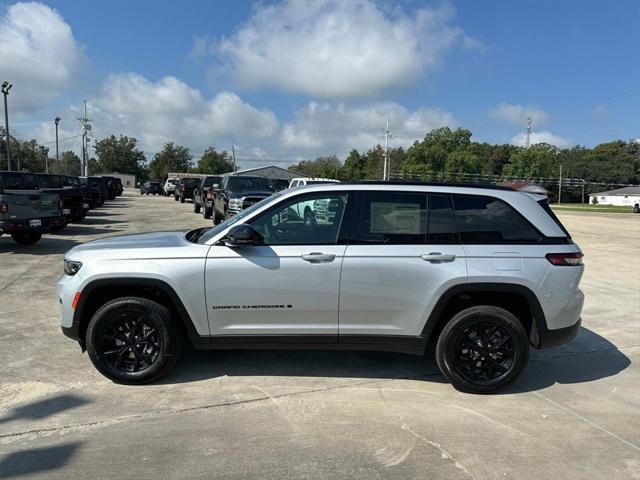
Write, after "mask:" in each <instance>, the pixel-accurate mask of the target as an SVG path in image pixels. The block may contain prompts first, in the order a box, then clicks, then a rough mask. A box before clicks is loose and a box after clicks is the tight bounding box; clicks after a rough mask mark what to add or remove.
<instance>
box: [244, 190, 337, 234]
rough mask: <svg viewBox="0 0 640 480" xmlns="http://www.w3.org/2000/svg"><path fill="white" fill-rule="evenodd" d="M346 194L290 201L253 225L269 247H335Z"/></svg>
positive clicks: (311, 196)
mask: <svg viewBox="0 0 640 480" xmlns="http://www.w3.org/2000/svg"><path fill="white" fill-rule="evenodd" d="M346 203H347V195H346V194H333V193H331V194H329V193H319V194H314V195H305V196H303V197H296V198H294V199H291V200H287V201H285V202H283V203H281V204H279V205H277V206H275V207H274V208H272V209H270V210H269V211H267V212H266V213H265V214H263V215H261V216H260V217H259V218H258V219H256V220H254V221H252V222H251V226H252V227H253V228H255V229H256V231H258V233H260V234H261V235H262V236H263V238H264V243H265V244H266V245H334V244H336V243H337V241H338V234H339V233H340V225H341V223H342V216H343V214H344V210H345V206H346Z"/></svg>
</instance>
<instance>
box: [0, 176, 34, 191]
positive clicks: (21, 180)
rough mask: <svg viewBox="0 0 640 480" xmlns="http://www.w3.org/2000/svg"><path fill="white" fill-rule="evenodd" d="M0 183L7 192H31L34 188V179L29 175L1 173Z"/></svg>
mask: <svg viewBox="0 0 640 480" xmlns="http://www.w3.org/2000/svg"><path fill="white" fill-rule="evenodd" d="M0 181H2V184H3V186H4V188H5V189H7V190H33V189H35V188H36V180H35V177H34V175H32V174H29V173H18V172H2V173H1V174H0Z"/></svg>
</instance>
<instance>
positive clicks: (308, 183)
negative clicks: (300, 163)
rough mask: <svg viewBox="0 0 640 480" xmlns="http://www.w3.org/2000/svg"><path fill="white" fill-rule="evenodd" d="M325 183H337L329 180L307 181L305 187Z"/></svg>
mask: <svg viewBox="0 0 640 480" xmlns="http://www.w3.org/2000/svg"><path fill="white" fill-rule="evenodd" d="M325 183H338V182H333V181H331V180H307V185H320V184H325Z"/></svg>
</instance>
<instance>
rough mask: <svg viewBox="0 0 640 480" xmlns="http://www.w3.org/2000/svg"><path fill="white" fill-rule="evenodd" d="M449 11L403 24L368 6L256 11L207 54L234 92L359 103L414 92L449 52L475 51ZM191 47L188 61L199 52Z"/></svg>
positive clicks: (416, 15) (286, 6)
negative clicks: (410, 88) (395, 91)
mask: <svg viewBox="0 0 640 480" xmlns="http://www.w3.org/2000/svg"><path fill="white" fill-rule="evenodd" d="M454 15H455V12H454V11H453V9H452V8H451V7H449V6H444V7H441V8H438V9H432V8H421V9H419V10H416V11H415V12H413V14H412V15H411V16H409V15H407V14H405V13H402V12H401V11H400V10H399V9H397V10H395V11H393V12H386V11H383V10H382V9H381V8H380V7H379V6H378V5H376V4H375V3H374V2H372V1H370V0H360V1H357V2H356V1H354V2H351V1H316V2H299V1H295V0H290V1H285V2H282V3H278V4H275V5H263V4H259V5H258V6H257V7H255V9H254V12H253V15H252V17H251V18H250V19H249V20H248V21H247V22H246V23H244V24H243V25H241V26H240V27H239V28H238V30H236V32H235V33H234V34H233V35H231V36H230V37H228V38H224V39H222V40H221V41H219V42H218V43H217V44H215V45H214V46H213V47H210V48H209V50H213V52H211V53H218V54H220V55H222V57H223V58H224V60H223V61H222V67H223V68H224V69H226V70H227V71H228V73H230V74H231V77H232V78H233V80H234V81H235V82H236V83H237V84H240V85H242V86H245V87H250V88H255V87H273V88H278V89H282V90H285V91H294V92H301V93H306V94H310V95H312V96H316V97H361V96H369V95H375V94H377V93H380V92H381V91H384V90H387V89H389V88H396V87H402V86H406V85H412V84H414V83H415V82H416V81H417V79H418V78H419V77H420V76H421V75H422V74H423V73H425V72H426V73H428V72H430V71H432V70H433V69H434V68H435V67H436V66H437V65H438V64H439V63H440V62H441V61H442V58H443V56H444V54H445V53H446V52H447V51H448V50H450V49H451V48H452V47H453V46H455V45H461V46H462V47H463V48H476V49H478V48H479V45H480V44H479V42H478V41H477V40H474V39H470V38H469V37H466V36H465V35H464V33H463V31H462V29H461V28H459V27H456V26H454V25H452V19H453V17H454ZM203 49H204V48H203V43H202V39H201V38H199V39H197V40H196V43H195V45H194V49H193V52H192V56H196V57H200V56H202V52H203Z"/></svg>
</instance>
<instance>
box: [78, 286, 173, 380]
mask: <svg viewBox="0 0 640 480" xmlns="http://www.w3.org/2000/svg"><path fill="white" fill-rule="evenodd" d="M86 345H87V352H88V353H89V358H91V362H92V363H93V365H94V366H95V367H96V369H98V371H99V372H100V373H102V374H103V375H104V376H105V377H107V378H109V379H111V380H113V381H114V382H116V383H125V384H132V385H133V384H142V383H148V382H152V381H154V380H157V379H159V378H160V377H162V376H164V375H166V374H167V373H168V372H169V370H171V368H172V367H173V366H174V365H175V363H176V362H177V360H178V357H179V356H180V352H181V348H180V346H181V339H180V331H179V329H178V328H177V326H176V325H175V323H174V322H173V321H172V320H171V314H170V313H169V310H168V309H167V308H165V307H164V306H162V305H160V304H159V303H156V302H153V301H151V300H147V299H146V298H139V297H125V298H117V299H115V300H111V301H110V302H107V303H106V304H105V305H103V306H102V307H101V308H100V309H98V311H97V312H96V313H95V314H94V315H93V317H92V318H91V321H90V322H89V326H88V328H87V334H86Z"/></svg>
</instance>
